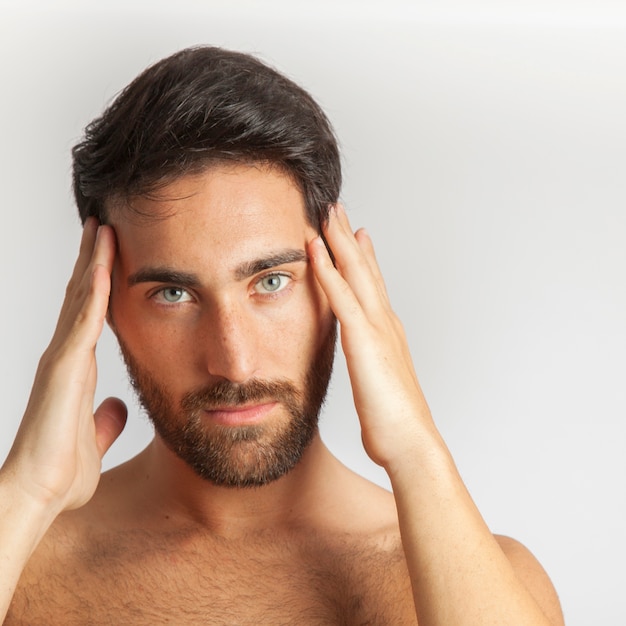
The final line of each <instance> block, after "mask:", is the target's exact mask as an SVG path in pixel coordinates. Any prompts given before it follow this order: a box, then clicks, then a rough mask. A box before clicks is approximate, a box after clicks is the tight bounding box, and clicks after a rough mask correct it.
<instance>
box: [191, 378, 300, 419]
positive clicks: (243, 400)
mask: <svg viewBox="0 0 626 626" xmlns="http://www.w3.org/2000/svg"><path fill="white" fill-rule="evenodd" d="M268 400H269V401H278V402H282V403H284V404H287V405H289V406H291V405H293V404H294V403H297V402H299V401H301V400H302V393H301V392H300V391H298V389H297V388H296V386H295V385H294V384H293V383H291V382H290V381H288V380H258V379H252V380H249V381H246V382H245V383H232V382H230V381H228V380H222V381H219V382H216V383H213V384H211V385H206V386H204V387H201V388H199V389H195V390H193V391H190V392H188V393H186V394H185V395H184V396H183V398H182V400H181V402H180V405H181V408H182V409H183V410H184V411H200V410H203V409H204V410H212V409H220V408H224V407H236V406H240V405H242V404H249V403H251V402H261V401H268Z"/></svg>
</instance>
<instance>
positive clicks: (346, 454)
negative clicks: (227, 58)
mask: <svg viewBox="0 0 626 626" xmlns="http://www.w3.org/2000/svg"><path fill="white" fill-rule="evenodd" d="M16 4H17V3H16ZM45 4H46V3H44V2H43V1H42V2H40V3H39V4H35V5H33V3H22V6H23V8H22V9H20V11H19V12H16V10H15V9H14V8H13V9H12V8H11V7H10V5H7V4H6V3H5V4H0V70H1V74H0V75H1V80H2V87H1V90H2V91H1V93H2V97H1V98H0V138H1V140H0V166H1V167H0V177H1V184H2V194H1V202H2V204H3V208H2V214H3V216H4V218H3V224H4V226H3V229H2V235H3V237H2V246H1V247H0V255H1V265H0V266H1V267H2V270H3V273H4V280H3V290H4V296H3V298H2V307H1V311H2V313H1V315H2V325H1V327H0V333H1V336H0V345H1V346H2V362H1V364H0V367H1V368H2V369H1V372H0V384H1V385H2V396H3V407H4V410H3V416H2V421H1V423H0V429H1V430H0V454H1V455H2V456H4V454H6V451H7V450H8V447H9V445H10V441H11V440H12V438H13V434H14V432H15V430H16V428H17V425H18V423H19V419H20V417H21V414H22V412H23V409H24V406H25V402H26V399H27V396H28V390H29V387H30V382H31V380H32V375H33V373H34V370H35V367H36V363H37V360H38V357H39V354H40V353H41V351H42V350H43V349H44V347H45V346H46V344H47V342H48V339H49V337H50V335H51V332H52V329H53V327H54V323H55V320H56V315H57V311H58V308H59V306H60V303H61V300H62V297H63V290H64V287H65V282H66V279H67V277H68V275H69V272H70V269H71V266H72V263H73V259H74V256H75V251H76V245H77V242H78V239H79V236H80V228H79V225H78V220H77V218H76V217H75V215H74V209H73V206H72V201H71V196H70V191H69V186H70V182H69V158H68V152H69V148H70V147H71V146H72V144H73V143H74V141H75V140H76V139H77V137H78V136H79V134H80V132H81V129H82V127H83V126H84V125H85V124H86V123H87V122H88V121H89V120H90V119H91V118H92V117H93V116H94V115H96V114H97V113H98V112H99V111H100V110H101V109H102V107H103V105H104V104H105V103H106V102H107V101H109V99H110V98H111V97H112V96H113V95H114V94H115V93H116V92H117V91H118V90H119V89H120V88H121V87H122V86H123V85H124V84H125V83H126V82H127V81H129V80H130V79H131V78H132V77H133V76H134V75H135V74H136V73H137V72H138V71H140V70H141V69H143V68H144V67H145V66H146V65H147V64H148V63H150V62H153V61H155V60H157V59H158V58H160V57H162V56H164V55H166V54H168V53H170V52H173V51H174V50H176V49H178V48H181V47H183V46H187V45H190V44H194V43H200V42H210V43H214V44H220V45H224V46H227V47H232V48H238V49H243V50H247V51H253V52H257V53H259V54H260V55H261V56H262V57H263V58H265V59H266V60H268V61H269V62H271V63H273V64H275V65H276V66H277V67H278V68H280V69H282V70H283V71H285V72H286V73H288V74H289V75H291V76H292V77H294V78H295V79H296V80H298V81H299V82H301V83H302V84H304V86H306V87H307V88H308V89H309V90H310V91H311V92H312V93H313V94H314V95H315V96H316V97H317V98H318V99H319V101H320V102H321V103H322V104H323V105H324V107H325V108H326V110H327V111H328V113H329V115H330V117H331V119H332V120H333V122H334V124H335V126H336V129H337V131H338V134H339V136H340V138H341V141H342V146H343V151H344V160H345V168H346V184H345V189H344V193H343V198H344V200H345V202H346V204H347V206H348V210H349V212H350V214H351V218H352V221H353V224H354V225H355V226H358V225H365V226H367V227H368V229H369V230H370V232H371V233H372V235H373V237H374V240H375V242H376V243H377V246H378V256H379V258H380V261H381V264H382V266H383V269H384V271H385V274H386V277H387V280H388V283H389V290H390V292H391V297H392V300H393V302H394V303H395V307H396V310H397V311H398V313H399V314H400V316H401V318H402V319H403V320H404V322H405V325H406V328H407V332H408V336H409V340H410V344H411V348H412V351H413V355H414V359H415V362H416V367H417V370H418V373H419V375H420V378H421V382H422V385H423V387H424V390H425V392H426V394H427V397H428V399H429V402H430V404H431V407H432V410H433V412H434V415H435V418H436V421H437V423H438V425H439V427H440V429H441V431H442V432H443V434H444V436H445V438H446V440H447V442H448V444H449V446H450V447H451V449H452V451H453V454H454V456H455V458H456V460H457V462H458V465H459V467H460V470H461V472H462V474H463V476H464V478H465V480H466V482H467V484H468V486H469V488H470V490H471V492H472V493H473V495H474V497H475V499H476V501H477V502H478V504H479V507H480V508H481V510H482V511H483V513H484V515H485V517H486V519H487V521H488V523H489V524H490V526H491V527H492V528H493V530H494V531H496V532H500V533H505V534H510V535H512V536H514V537H516V538H518V539H520V540H521V541H523V542H524V543H526V544H527V545H528V546H529V547H530V548H531V549H532V550H533V551H534V552H535V554H537V556H538V557H539V559H540V560H541V561H542V563H543V564H544V565H545V567H546V568H547V569H548V571H549V573H550V574H551V576H552V578H553V580H554V582H555V584H556V586H557V589H558V591H559V593H560V596H561V599H562V602H563V605H564V609H565V612H566V618H567V622H568V624H569V625H570V626H583V625H589V624H610V625H613V624H624V623H626V604H625V602H626V601H625V600H624V595H623V593H622V588H623V585H624V582H626V581H625V580H624V575H623V562H624V559H625V558H626V539H625V534H624V526H625V519H624V517H625V515H624V513H625V508H626V506H625V504H626V502H625V493H626V489H625V488H626V471H625V470H626V467H625V465H626V461H625V456H626V455H625V454H624V452H625V448H626V445H625V439H626V432H625V431H626V427H625V422H626V419H625V418H626V383H625V378H626V323H625V321H626V288H625V275H626V271H625V270H626V252H625V249H626V247H625V246H624V241H625V240H626V210H625V201H626V175H625V165H626V122H625V118H626V114H625V111H626V16H625V12H624V10H622V9H620V8H619V4H618V3H614V4H610V3H603V2H592V1H591V0H589V1H588V2H578V3H576V2H567V3H565V2H563V3H560V4H558V3H550V2H543V3H540V4H539V3H535V4H533V3H532V2H531V3H521V2H519V3H517V5H519V6H518V7H515V6H512V3H507V2H499V3H491V4H489V3H485V2H482V3H480V2H474V1H473V0H468V1H467V2H463V3H461V2H459V3H458V4H457V5H454V4H451V3H446V2H442V3H427V2H422V3H420V2H419V1H415V2H410V3H409V2H407V3H405V4H402V3H398V2H393V1H391V2H390V1H386V2H379V3H368V2H353V3H349V2H336V3H328V4H326V3H323V2H321V3H320V2H317V3H315V4H314V5H309V4H307V3H306V2H287V1H285V2H271V1H265V2H256V3H255V2H249V3H245V2H242V1H241V0H239V1H237V0H235V1H231V2H226V1H224V2H209V1H206V2H192V1H190V0H187V1H181V0H178V2H175V3H174V2H171V3H170V2H160V1H153V2H150V3H148V2H147V1H146V2H145V3H142V2H136V3H133V2H116V1H113V2H109V3H107V8H106V9H98V8H96V7H97V5H98V4H99V3H95V2H94V3H93V7H92V8H90V7H91V3H89V2H82V3H78V2H75V3H70V2H56V3H49V4H50V5H52V4H54V7H55V8H54V10H52V9H46V8H44V7H45ZM102 4H104V3H102ZM622 4H623V3H622ZM432 5H435V7H436V8H433V6H432ZM174 6H175V7H176V8H175V9H174V8H172V7H174ZM76 7H81V8H76ZM257 7H259V8H257ZM325 7H326V8H325ZM99 351H100V357H101V358H100V372H101V374H100V384H99V393H98V395H99V397H103V396H105V395H109V394H113V395H119V396H121V397H124V398H126V399H127V400H128V402H129V404H130V405H131V416H132V417H131V420H130V423H129V426H128V428H127V432H125V433H124V435H123V436H122V438H121V439H120V440H119V441H118V442H117V443H116V444H115V446H114V448H113V449H112V451H111V452H110V454H109V456H108V458H107V460H106V466H107V467H109V466H111V465H113V464H116V463H118V462H120V461H122V460H124V459H126V458H128V457H129V456H130V455H132V454H134V453H135V452H137V451H139V450H140V449H141V448H142V446H143V445H144V444H145V443H146V442H147V441H148V439H149V437H150V429H149V427H148V426H147V424H146V422H145V418H143V417H142V416H140V415H139V413H138V411H137V408H136V406H135V404H134V401H133V400H132V396H131V394H130V391H129V389H128V385H127V383H126V381H125V376H124V371H123V369H122V367H121V366H120V364H119V361H118V358H117V351H116V348H115V346H114V344H113V342H112V340H111V336H110V335H109V334H108V333H107V334H105V336H104V338H103V340H102V342H101V346H100V347H99ZM323 433H324V437H325V439H326V441H327V442H328V444H329V446H330V447H331V449H332V450H333V451H334V452H335V453H336V454H337V455H338V456H339V457H340V458H341V459H343V460H344V461H345V462H346V463H347V464H348V465H350V466H351V467H353V468H355V469H356V470H357V471H359V472H361V473H363V474H364V475H366V476H368V477H371V478H372V479H373V480H375V481H377V482H379V483H380V484H383V485H387V481H386V478H385V476H384V474H383V473H382V472H381V471H380V470H379V468H377V467H375V466H374V465H373V464H372V463H371V462H369V460H368V459H367V458H366V456H365V455H364V453H363V452H362V450H361V445H360V438H359V431H358V425H357V420H356V417H355V415H354V411H353V408H352V404H351V397H350V392H349V387H348V383H347V379H346V375H345V372H344V369H343V363H342V361H341V360H340V364H339V367H338V371H337V374H336V376H335V378H334V381H333V384H332V389H331V395H330V401H329V403H328V406H327V409H326V411H325V415H324V418H323Z"/></svg>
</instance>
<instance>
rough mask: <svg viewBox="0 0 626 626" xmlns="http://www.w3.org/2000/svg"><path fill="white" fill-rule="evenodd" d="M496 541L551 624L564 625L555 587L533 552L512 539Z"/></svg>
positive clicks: (501, 536) (499, 538) (501, 537)
mask: <svg viewBox="0 0 626 626" xmlns="http://www.w3.org/2000/svg"><path fill="white" fill-rule="evenodd" d="M496 540H497V541H498V544H499V545H500V548H501V549H502V551H503V552H504V554H505V555H506V557H507V558H508V559H509V561H510V563H511V565H512V566H513V569H514V570H515V573H516V574H517V576H518V578H519V579H520V580H521V581H522V582H523V583H524V585H525V586H526V588H527V589H528V591H530V593H531V594H532V596H533V597H534V598H535V600H536V602H537V604H539V606H540V607H541V608H542V610H543V612H544V613H545V615H546V617H547V618H548V619H549V620H550V623H551V624H555V625H556V626H561V625H562V624H564V621H563V612H562V610H561V603H560V602H559V598H558V595H557V593H556V590H555V588H554V585H553V584H552V581H551V580H550V578H549V577H548V574H547V573H546V571H545V570H544V569H543V567H542V566H541V564H540V563H539V561H538V560H537V559H536V558H535V556H534V555H533V554H532V552H531V551H530V550H529V549H528V548H527V547H526V546H524V545H523V544H522V543H520V542H519V541H517V540H516V539H512V538H511V537H506V536H503V535H496Z"/></svg>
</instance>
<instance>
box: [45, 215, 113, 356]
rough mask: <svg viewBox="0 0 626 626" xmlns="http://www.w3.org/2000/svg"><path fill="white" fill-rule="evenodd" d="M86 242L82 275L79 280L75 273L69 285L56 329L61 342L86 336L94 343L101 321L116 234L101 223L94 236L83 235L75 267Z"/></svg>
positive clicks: (108, 286) (57, 337)
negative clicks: (89, 249)
mask: <svg viewBox="0 0 626 626" xmlns="http://www.w3.org/2000/svg"><path fill="white" fill-rule="evenodd" d="M92 239H93V243H91V241H92ZM89 245H91V248H92V251H91V253H90V260H89V263H88V265H87V266H86V268H85V269H84V272H83V275H82V277H80V280H79V277H78V276H77V274H76V273H75V274H74V275H73V276H72V279H71V280H70V284H69V285H68V290H67V293H66V297H65V301H64V302H63V307H62V309H61V314H60V316H59V322H58V324H57V332H56V333H55V341H56V342H57V343H59V342H60V343H64V342H65V341H66V339H67V338H69V337H75V338H77V339H79V340H81V341H82V340H83V339H84V338H85V337H86V336H87V337H89V340H88V344H89V345H92V344H93V345H95V341H96V340H97V339H98V337H99V336H100V333H101V331H102V326H103V325H104V319H105V316H106V312H107V309H108V303H109V295H110V291H111V271H112V267H113V259H114V257H115V235H114V233H113V230H112V229H111V227H109V226H100V227H99V228H98V230H97V233H95V236H94V237H93V238H92V237H91V236H90V234H88V233H87V234H85V235H84V237H83V243H82V244H81V248H82V250H81V253H80V255H79V261H77V265H76V271H78V268H80V267H82V266H83V264H84V257H85V256H86V250H87V248H88V246H89ZM85 333H87V335H85ZM94 333H95V334H94Z"/></svg>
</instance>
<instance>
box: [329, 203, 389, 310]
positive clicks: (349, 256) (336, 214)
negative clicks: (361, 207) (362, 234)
mask: <svg viewBox="0 0 626 626" xmlns="http://www.w3.org/2000/svg"><path fill="white" fill-rule="evenodd" d="M324 234H325V236H326V240H327V241H328V244H329V246H330V248H331V250H332V251H333V254H334V257H335V265H336V268H337V270H338V271H339V273H340V274H341V275H342V277H343V278H344V279H345V281H346V282H347V283H348V285H349V286H350V288H351V289H352V290H353V292H354V295H355V297H356V299H357V300H358V302H359V303H360V304H361V306H362V307H363V308H364V310H365V311H366V313H367V314H368V316H369V315H372V316H377V315H380V314H381V313H382V312H383V310H387V309H388V308H389V305H388V302H387V297H386V291H385V289H384V288H382V289H381V287H380V285H379V283H380V282H381V281H382V276H381V274H380V271H379V270H378V267H377V264H376V260H375V257H374V256H373V254H369V249H368V248H367V247H366V248H365V249H363V248H362V246H361V244H360V242H359V241H358V240H357V238H356V237H355V235H354V234H353V233H352V230H351V228H350V224H349V222H348V219H347V217H346V215H345V211H344V210H343V207H341V205H337V206H336V207H335V208H334V209H333V210H332V211H331V214H330V218H329V220H328V224H327V225H326V227H325V230H324ZM370 248H371V250H372V251H373V247H372V246H371V244H370ZM372 265H375V266H376V269H375V270H374V269H373V268H372Z"/></svg>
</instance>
